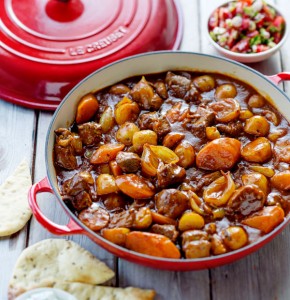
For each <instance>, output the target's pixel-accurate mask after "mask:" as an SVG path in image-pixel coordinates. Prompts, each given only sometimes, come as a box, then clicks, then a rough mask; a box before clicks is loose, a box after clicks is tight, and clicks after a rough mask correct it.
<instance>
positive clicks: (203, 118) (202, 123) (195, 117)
mask: <svg viewBox="0 0 290 300" xmlns="http://www.w3.org/2000/svg"><path fill="white" fill-rule="evenodd" d="M214 119H215V115H214V113H213V111H211V110H209V109H206V108H204V107H202V106H199V107H198V108H197V110H196V112H194V113H188V114H187V116H186V118H185V120H184V122H183V126H184V127H185V128H186V129H188V130H190V131H191V132H192V133H193V134H194V135H195V136H197V137H198V138H201V139H202V138H205V137H206V132H205V129H206V127H208V126H211V125H212V124H213V122H214Z"/></svg>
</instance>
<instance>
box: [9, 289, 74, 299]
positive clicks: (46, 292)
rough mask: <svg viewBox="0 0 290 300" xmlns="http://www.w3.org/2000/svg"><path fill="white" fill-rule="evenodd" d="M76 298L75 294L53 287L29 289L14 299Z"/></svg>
mask: <svg viewBox="0 0 290 300" xmlns="http://www.w3.org/2000/svg"><path fill="white" fill-rule="evenodd" d="M36 299H37V300H40V299H44V300H48V299H49V300H77V299H76V298H75V296H73V295H71V294H69V293H67V292H65V291H63V290H60V289H55V288H38V289H34V290H30V291H28V292H26V293H24V294H22V295H20V296H19V297H17V298H16V299H15V300H36Z"/></svg>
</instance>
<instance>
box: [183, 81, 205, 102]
mask: <svg viewBox="0 0 290 300" xmlns="http://www.w3.org/2000/svg"><path fill="white" fill-rule="evenodd" d="M184 100H186V101H188V102H194V103H195V104H197V103H200V102H201V100H202V97H201V95H200V93H199V91H198V90H197V88H196V87H195V86H194V84H193V83H191V84H190V88H189V90H188V92H187V93H186V95H185V96H184Z"/></svg>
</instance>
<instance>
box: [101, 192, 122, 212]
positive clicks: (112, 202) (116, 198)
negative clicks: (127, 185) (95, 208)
mask: <svg viewBox="0 0 290 300" xmlns="http://www.w3.org/2000/svg"><path fill="white" fill-rule="evenodd" d="M102 199H103V203H104V206H105V207H106V209H107V210H110V211H115V210H119V209H125V207H126V204H127V201H126V199H125V198H124V196H122V195H119V194H114V193H112V194H108V195H104V196H103V197H102Z"/></svg>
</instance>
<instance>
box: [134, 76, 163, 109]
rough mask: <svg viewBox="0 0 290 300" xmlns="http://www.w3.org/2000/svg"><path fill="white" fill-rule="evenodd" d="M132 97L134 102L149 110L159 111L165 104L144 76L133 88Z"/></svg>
mask: <svg viewBox="0 0 290 300" xmlns="http://www.w3.org/2000/svg"><path fill="white" fill-rule="evenodd" d="M131 96H132V98H133V100H134V101H136V102H137V103H138V104H139V105H140V106H141V107H142V108H144V109H147V110H150V109H152V110H158V109H159V108H160V106H161V105H162V103H163V100H162V98H161V97H160V96H159V95H158V94H156V93H155V91H154V89H153V87H152V86H151V85H150V84H149V83H148V82H147V80H146V79H145V77H144V76H143V77H142V79H141V80H140V81H139V82H138V83H137V84H135V85H134V87H133V88H132V90H131Z"/></svg>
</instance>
